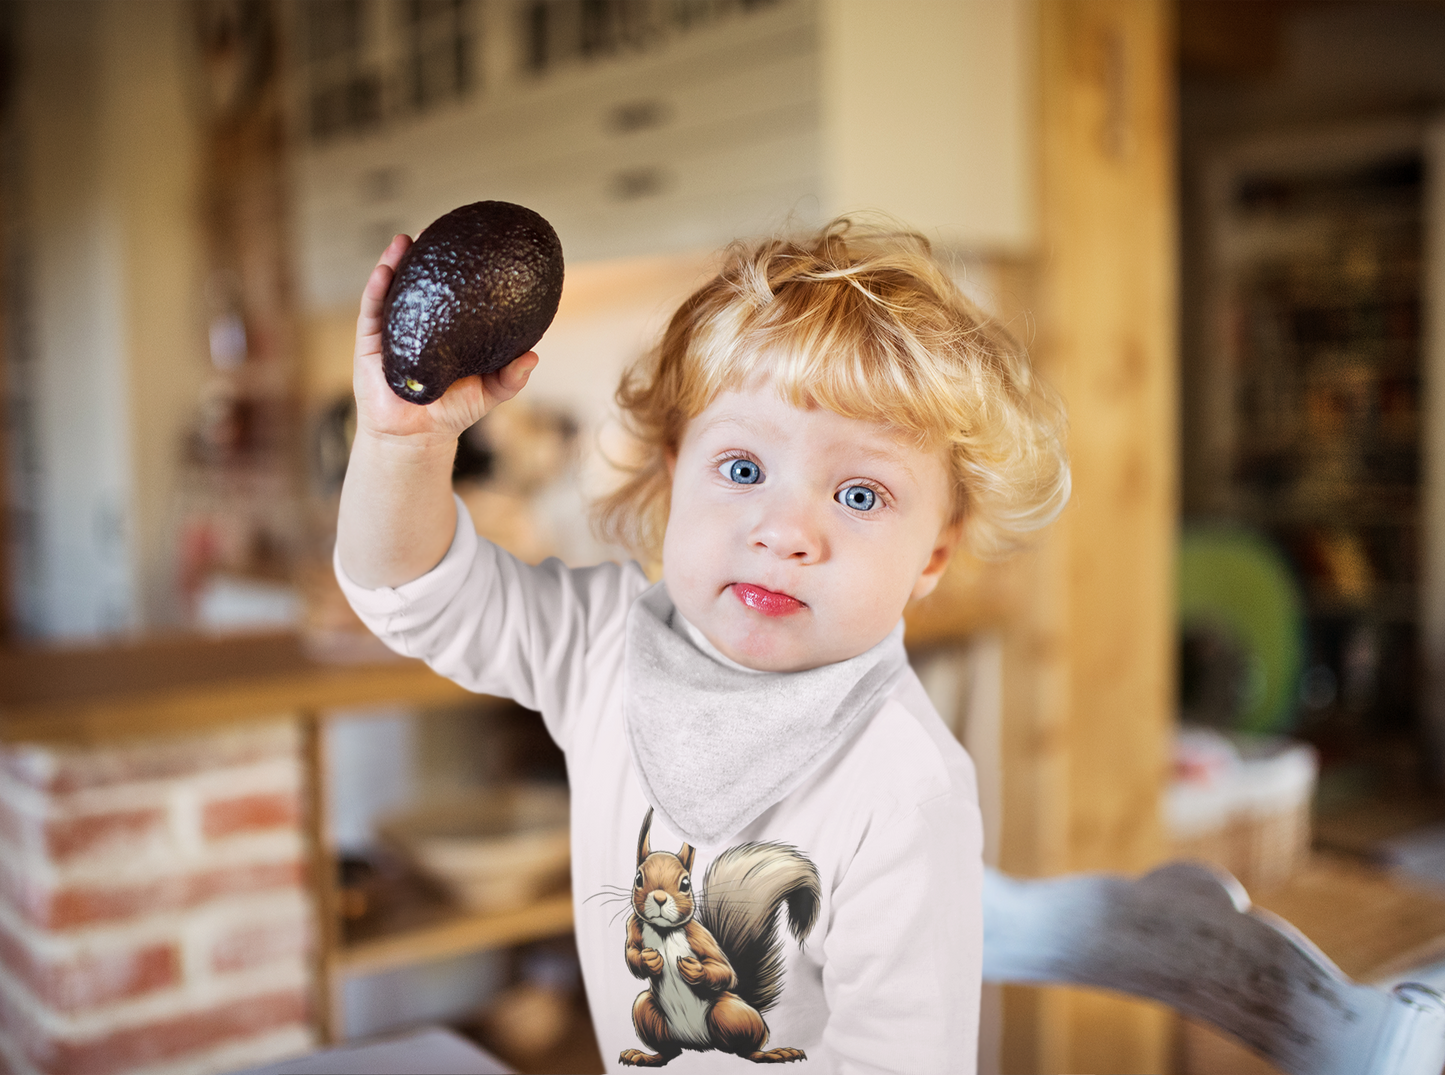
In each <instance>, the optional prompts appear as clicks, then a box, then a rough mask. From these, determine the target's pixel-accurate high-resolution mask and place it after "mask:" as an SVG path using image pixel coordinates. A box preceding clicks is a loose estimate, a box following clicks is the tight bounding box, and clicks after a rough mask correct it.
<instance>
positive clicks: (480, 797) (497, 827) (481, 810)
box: [377, 783, 569, 911]
mask: <svg viewBox="0 0 1445 1075" xmlns="http://www.w3.org/2000/svg"><path fill="white" fill-rule="evenodd" d="M377 829H378V832H379V833H380V835H381V837H382V839H383V840H385V841H386V842H387V843H389V844H391V845H393V846H394V847H396V848H397V849H398V850H400V851H401V852H402V854H404V855H405V856H406V857H407V858H408V859H409V860H410V861H411V862H412V864H413V865H414V866H415V867H416V868H417V869H418V870H419V871H420V872H422V873H424V874H426V875H427V876H428V877H431V878H432V879H433V880H435V881H436V882H438V883H439V884H440V885H441V886H442V887H443V888H445V889H446V890H447V892H448V893H449V894H451V896H452V897H453V898H454V899H456V900H457V901H458V902H459V903H461V904H462V905H463V906H465V907H468V908H470V909H471V910H476V911H496V910H503V909H505V908H508V907H516V906H519V905H521V904H525V903H526V902H527V901H529V900H531V899H533V898H535V897H536V896H539V895H541V894H543V893H545V892H549V891H553V890H555V889H556V888H558V887H559V886H560V885H561V884H562V883H563V882H564V881H565V879H566V876H567V865H568V852H569V848H568V825H567V791H566V789H565V788H563V787H561V786H558V785H554V784H541V783H538V784H512V785H503V786H501V787H496V788H479V789H476V790H473V791H469V792H466V793H465V794H459V795H451V796H447V797H444V798H437V799H432V800H429V801H427V802H424V803H422V804H420V805H418V806H416V807H414V808H412V809H410V810H406V811H403V812H400V813H397V814H393V815H391V816H390V817H388V818H387V819H385V820H383V821H382V822H381V823H380V824H379V825H378V826H377Z"/></svg>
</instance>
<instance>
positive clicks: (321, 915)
mask: <svg viewBox="0 0 1445 1075" xmlns="http://www.w3.org/2000/svg"><path fill="white" fill-rule="evenodd" d="M300 720H301V735H302V757H303V761H304V764H305V772H306V844H307V847H306V851H307V857H308V859H309V865H310V872H311V892H312V895H313V900H314V909H315V914H316V939H315V945H316V951H315V961H314V965H315V978H314V989H313V993H312V1002H313V1003H314V1004H315V1016H314V1021H315V1024H316V1036H317V1038H319V1039H320V1041H321V1044H323V1045H330V1044H332V1043H333V1042H336V1041H340V1040H341V1039H342V1038H343V1037H345V1027H344V1020H343V1013H342V1009H341V996H340V993H339V991H338V990H337V988H336V986H337V954H338V950H339V949H340V946H341V918H340V912H339V907H338V897H337V883H338V882H337V876H336V854H335V849H334V848H333V847H332V841H331V821H330V816H329V813H330V812H329V811H328V809H327V780H326V739H325V732H326V726H325V723H324V722H323V721H322V719H321V716H320V714H318V713H315V712H306V713H302V714H301V717H300Z"/></svg>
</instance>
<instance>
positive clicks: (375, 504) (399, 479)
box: [336, 235, 537, 589]
mask: <svg viewBox="0 0 1445 1075" xmlns="http://www.w3.org/2000/svg"><path fill="white" fill-rule="evenodd" d="M410 245H411V240H410V239H408V238H407V237H406V236H405V235H398V236H397V237H396V238H395V239H393V240H392V241H391V245H390V246H388V247H387V248H386V252H385V253H384V254H382V255H381V260H380V261H379V262H377V265H376V268H375V269H373V270H372V272H371V278H370V279H369V280H367V282H366V288H365V289H364V290H363V291H362V295H361V315H360V316H359V317H358V318H357V320H356V353H355V362H354V367H353V371H352V384H353V387H354V389H355V392H356V440H355V442H354V443H353V444H352V447H351V461H350V462H349V463H348V465H347V468H346V480H345V482H344V483H343V484H342V487H341V510H340V516H339V518H338V520H337V531H336V548H337V555H338V556H339V558H340V560H341V567H342V569H343V570H344V571H345V572H346V574H347V576H348V577H349V578H350V579H351V580H352V581H353V582H356V583H357V584H358V585H361V586H365V587H368V588H370V589H375V588H377V587H380V586H400V585H401V584H402V583H404V582H410V581H411V580H412V579H414V578H418V577H419V576H421V575H424V574H426V572H428V571H430V570H431V569H432V568H433V567H435V566H436V565H437V563H439V562H440V561H441V558H442V557H443V556H445V555H446V551H447V549H448V547H449V546H450V545H451V541H452V535H453V533H454V532H455V530H456V518H457V515H456V508H455V507H454V506H453V503H452V483H451V476H452V462H453V459H454V458H455V456H456V450H457V437H458V435H460V434H461V432H462V431H463V430H464V429H466V428H467V427H468V426H470V425H472V424H473V423H474V422H476V421H478V420H479V419H480V418H481V417H482V416H483V415H484V414H486V413H487V412H488V411H490V410H491V409H492V408H493V407H495V406H496V405H497V404H498V403H501V402H504V401H505V400H509V399H511V398H512V397H513V396H514V395H516V394H517V393H518V392H519V391H520V390H521V388H522V386H523V385H525V384H526V383H527V378H528V377H529V376H530V375H531V373H532V370H533V368H535V367H536V365H537V355H536V353H535V352H532V351H528V352H527V353H526V354H524V355H522V356H521V357H519V358H517V359H515V360H514V361H513V362H512V363H511V364H510V365H507V366H504V367H502V369H500V370H498V371H497V372H496V373H492V374H488V375H487V376H485V377H465V378H463V379H461V380H459V381H457V382H456V383H455V384H453V385H452V386H451V387H450V388H448V389H447V391H446V394H445V395H443V396H442V397H441V398H440V399H438V400H437V401H436V402H435V403H431V404H429V405H427V406H425V407H421V406H418V405H416V404H415V403H408V402H406V401H405V400H403V399H401V398H400V397H399V396H397V395H396V394H395V393H394V392H392V390H391V388H390V387H388V385H387V383H386V378H385V376H384V375H383V373H382V369H381V309H382V300H383V299H384V298H385V297H386V289H387V287H388V286H390V284H391V277H392V273H393V272H394V271H395V269H396V265H397V263H398V262H399V261H400V260H401V256H402V255H403V254H404V253H406V250H407V247H409V246H410Z"/></svg>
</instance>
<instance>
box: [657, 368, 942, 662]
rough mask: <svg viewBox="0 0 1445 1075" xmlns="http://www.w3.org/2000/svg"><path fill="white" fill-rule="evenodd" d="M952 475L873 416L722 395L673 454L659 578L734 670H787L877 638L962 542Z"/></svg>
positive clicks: (765, 392)
mask: <svg viewBox="0 0 1445 1075" xmlns="http://www.w3.org/2000/svg"><path fill="white" fill-rule="evenodd" d="M949 509H950V497H949V479H948V469H947V466H946V464H945V461H944V458H943V456H942V454H941V453H934V452H925V451H922V450H920V449H919V448H917V447H916V446H915V445H913V444H912V443H911V442H910V441H908V440H906V439H904V438H902V437H900V436H899V435H898V434H897V433H896V432H894V431H892V430H890V429H889V427H887V426H884V425H878V424H874V423H870V422H864V421H860V420H858V419H855V418H844V417H842V416H841V415H838V414H835V413H833V412H832V411H830V410H827V409H825V408H822V407H815V408H809V409H800V408H798V407H795V406H793V405H792V404H790V403H788V402H787V401H785V400H783V399H782V398H781V397H780V396H778V394H777V392H776V391H775V390H774V388H773V387H772V385H771V384H768V383H763V384H760V385H758V386H757V387H754V388H751V389H748V390H746V391H735V392H724V393H722V394H720V395H719V396H718V398H717V399H715V400H714V401H713V402H712V404H711V405H710V406H709V407H708V408H707V409H706V410H705V411H703V412H702V413H701V414H700V415H698V416H697V417H696V418H694V419H693V420H692V421H691V422H690V423H688V426H687V429H686V430H685V431H684V434H683V438H682V443H681V444H680V445H679V446H678V451H677V457H676V459H675V460H674V461H673V472H672V506H671V511H670V514H669V516H668V520H667V533H666V536H665V538H664V539H663V549H662V577H663V579H664V580H665V581H666V582H667V589H668V592H669V594H670V595H671V596H672V599H673V601H674V602H675V603H676V605H677V608H678V610H679V611H681V613H682V614H683V615H684V616H685V617H686V618H687V619H688V621H689V622H691V623H692V624H694V625H695V626H696V627H697V628H698V629H699V630H701V631H702V633H703V634H704V635H706V636H707V638H708V640H709V641H710V642H712V644H713V645H714V646H716V647H717V648H718V649H719V650H721V651H722V652H723V653H724V654H725V655H726V656H728V657H730V658H732V659H733V660H735V661H737V662H738V663H739V664H743V665H747V666H748V667H750V668H756V669H761V670H766V671H774V672H795V671H802V670H803V669H806V668H815V667H817V666H819V665H823V664H830V663H832V662H834V661H841V660H846V659H847V658H849V657H856V656H857V655H858V654H860V653H863V652H864V651H866V650H868V649H870V648H871V647H873V646H874V645H876V644H877V643H879V642H881V641H882V640H883V639H884V638H885V637H886V636H887V634H888V632H889V631H891V630H892V629H893V627H894V626H895V625H896V624H897V623H898V618H899V616H901V615H902V613H903V606H904V605H905V604H907V603H908V601H909V599H910V598H913V597H921V596H923V595H924V594H926V593H928V592H929V591H930V590H932V589H933V587H934V585H935V584H936V583H937V581H938V578H939V576H940V575H941V574H942V573H943V570H944V568H945V567H947V566H948V557H949V555H950V554H951V553H952V551H953V547H954V545H955V544H956V542H957V538H958V534H957V528H956V527H949V526H948V525H947V520H948V516H949Z"/></svg>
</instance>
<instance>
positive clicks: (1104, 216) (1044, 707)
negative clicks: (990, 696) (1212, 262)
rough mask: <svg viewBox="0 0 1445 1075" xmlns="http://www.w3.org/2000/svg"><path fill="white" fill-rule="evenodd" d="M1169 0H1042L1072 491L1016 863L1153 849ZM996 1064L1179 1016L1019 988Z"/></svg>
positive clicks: (1021, 762)
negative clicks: (1002, 1057) (1001, 1059)
mask: <svg viewBox="0 0 1445 1075" xmlns="http://www.w3.org/2000/svg"><path fill="white" fill-rule="evenodd" d="M1172 18H1173V6H1172V5H1171V4H1168V3H1164V2H1160V0H1041V6H1040V34H1041V45H1040V72H1039V85H1040V101H1039V104H1040V198H1041V206H1040V226H1041V251H1040V259H1039V264H1038V268H1037V274H1038V275H1037V281H1036V304H1035V306H1036V312H1037V318H1038V321H1037V324H1038V334H1037V337H1036V339H1035V342H1034V354H1035V357H1036V359H1037V361H1038V362H1039V365H1040V367H1041V368H1042V369H1043V371H1044V373H1045V376H1046V377H1048V378H1049V380H1050V381H1051V382H1052V383H1053V384H1054V385H1055V387H1057V388H1058V389H1059V391H1060V392H1062V394H1063V396H1064V398H1065V401H1066V403H1067V405H1068V409H1069V424H1070V455H1071V459H1072V464H1073V473H1074V497H1073V501H1072V503H1071V504H1070V506H1069V508H1068V509H1067V511H1066V512H1065V514H1064V516H1063V518H1062V519H1061V520H1060V522H1059V524H1057V526H1056V528H1055V530H1054V531H1053V532H1052V533H1051V534H1050V535H1049V537H1048V539H1047V541H1046V542H1045V543H1044V544H1043V545H1041V547H1040V548H1039V549H1038V550H1036V551H1035V552H1034V553H1033V554H1032V558H1031V561H1030V563H1029V564H1028V565H1027V567H1028V570H1027V572H1026V574H1027V575H1028V576H1029V580H1030V581H1029V583H1028V587H1029V593H1028V594H1027V596H1026V599H1025V601H1024V602H1023V608H1022V610H1021V612H1020V614H1019V616H1018V618H1017V620H1016V622H1015V623H1014V624H1013V625H1012V627H1011V630H1010V631H1009V635H1008V643H1007V646H1008V649H1007V652H1006V655H1005V683H1006V690H1007V691H1008V692H1009V697H1008V699H1007V700H1006V703H1005V705H1006V717H1005V720H1006V732H1005V743H1004V757H1005V806H1004V826H1005V836H1004V847H1003V866H1004V868H1005V870H1008V871H1010V872H1015V873H1022V874H1030V875H1036V876H1037V875H1046V874H1054V873H1061V872H1067V871H1075V870H1120V871H1125V872H1130V873H1133V872H1138V871H1140V870H1142V869H1144V868H1146V867H1148V866H1150V865H1151V864H1153V863H1155V862H1156V861H1157V860H1158V859H1159V858H1160V857H1161V856H1162V851H1163V832H1162V825H1161V818H1160V801H1161V792H1162V790H1163V785H1164V778H1165V772H1166V761H1167V757H1168V741H1169V729H1170V726H1171V722H1172V719H1173V660H1174V647H1175V642H1174V635H1175V630H1174V612H1173V600H1174V598H1173V588H1174V587H1173V551H1174V543H1175V527H1176V517H1177V503H1176V485H1177V480H1176V469H1177V464H1176V457H1177V454H1178V449H1177V446H1176V421H1175V411H1176V387H1175V385H1176V375H1177V360H1176V356H1175V351H1176V345H1175V333H1176V316H1175V305H1176V297H1175V290H1176V252H1175V234H1174V233H1175V211H1174V202H1175V195H1174V128H1175V119H1174V90H1175V82H1176V79H1175V75H1174V65H1173V48H1172ZM1005 1013H1006V1014H1005V1032H1004V1038H1005V1040H1004V1070H1005V1071H1011V1072H1026V1071H1037V1072H1040V1073H1044V1072H1050V1073H1052V1072H1063V1071H1110V1072H1120V1073H1122V1072H1151V1071H1152V1072H1157V1071H1162V1070H1164V1069H1165V1068H1166V1067H1167V1066H1168V1064H1167V1061H1168V1038H1169V1021H1168V1019H1167V1017H1166V1016H1165V1014H1164V1013H1163V1012H1162V1011H1161V1010H1159V1009H1155V1008H1150V1007H1147V1006H1143V1005H1139V1004H1137V1003H1133V1002H1125V1001H1122V1000H1116V999H1114V998H1112V997H1108V996H1104V995H1100V994H1085V993H1078V992H1069V991H1063V990H1045V991H1027V992H1025V991H1016V990H1011V991H1010V992H1009V993H1008V996H1007V999H1006V1002H1005Z"/></svg>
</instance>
